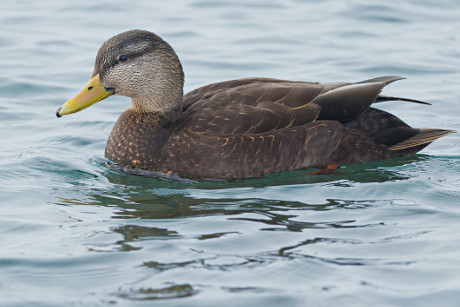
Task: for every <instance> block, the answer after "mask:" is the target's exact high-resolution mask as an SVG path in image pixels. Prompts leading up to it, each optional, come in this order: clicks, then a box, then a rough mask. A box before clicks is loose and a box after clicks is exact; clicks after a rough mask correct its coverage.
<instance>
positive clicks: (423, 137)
mask: <svg viewBox="0 0 460 307" xmlns="http://www.w3.org/2000/svg"><path fill="white" fill-rule="evenodd" d="M418 130H419V132H418V133H417V134H416V135H414V136H413V137H410V138H408V139H406V140H404V141H402V142H400V143H397V144H395V145H393V146H391V147H389V148H388V149H389V150H404V149H410V148H415V147H420V146H423V147H425V146H427V145H428V144H430V143H431V142H433V141H435V140H437V139H439V138H440V137H443V136H445V135H448V134H450V133H455V131H453V130H444V129H430V128H424V129H418Z"/></svg>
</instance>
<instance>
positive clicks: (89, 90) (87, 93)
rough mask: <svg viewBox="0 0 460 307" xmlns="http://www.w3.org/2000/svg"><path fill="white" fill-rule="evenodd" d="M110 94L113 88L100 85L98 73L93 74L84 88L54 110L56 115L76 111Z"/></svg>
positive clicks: (59, 115)
mask: <svg viewBox="0 0 460 307" xmlns="http://www.w3.org/2000/svg"><path fill="white" fill-rule="evenodd" d="M112 94H113V89H106V88H105V87H104V86H103V85H102V83H101V80H100V79H99V75H95V76H94V77H92V78H91V80H89V82H88V84H86V86H85V88H84V89H83V90H82V91H81V92H80V93H78V94H77V95H76V96H75V97H74V98H72V99H70V100H68V101H67V102H66V103H64V104H63V105H62V106H61V107H60V108H59V109H58V110H57V111H56V116H57V117H61V116H63V115H67V114H72V113H76V112H78V111H81V110H83V109H86V108H87V107H89V106H91V105H93V104H95V103H96V102H98V101H101V100H102V99H105V98H107V97H109V96H110V95H112Z"/></svg>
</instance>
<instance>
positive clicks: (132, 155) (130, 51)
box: [94, 30, 451, 179]
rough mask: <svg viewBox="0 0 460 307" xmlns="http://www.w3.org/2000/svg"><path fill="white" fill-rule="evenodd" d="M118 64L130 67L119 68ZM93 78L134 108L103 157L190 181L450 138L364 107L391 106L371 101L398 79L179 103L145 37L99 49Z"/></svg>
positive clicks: (167, 65)
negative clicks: (442, 137)
mask: <svg viewBox="0 0 460 307" xmlns="http://www.w3.org/2000/svg"><path fill="white" fill-rule="evenodd" d="M121 54H126V55H127V59H128V60H125V61H123V63H120V62H119V61H118V60H117V59H119V57H120V55H121ZM94 73H95V74H100V79H101V82H102V83H103V86H105V87H111V88H113V89H114V91H115V93H117V94H120V95H125V96H129V97H131V98H132V102H133V104H132V106H131V108H129V109H128V110H127V111H125V112H124V113H123V114H122V115H121V116H120V118H119V119H118V121H117V123H116V124H115V127H114V128H113V130H112V132H111V134H110V137H109V140H108V142H107V147H106V156H107V157H108V158H109V159H112V160H114V161H116V162H118V163H121V164H123V165H126V166H128V167H130V168H138V169H147V170H152V171H156V172H163V173H170V172H172V173H175V174H177V175H179V176H182V177H188V178H223V179H238V178H252V177H260V176H266V175H268V174H271V173H276V172H282V171H287V170H295V169H304V168H309V167H313V166H317V167H321V166H326V165H328V164H349V163H360V162H364V161H376V160H382V159H387V158H391V157H396V156H401V155H409V154H413V153H415V152H417V151H418V150H421V149H422V148H423V147H425V146H426V145H428V144H429V143H430V142H432V141H434V140H435V139H437V138H439V137H441V136H443V135H446V134H448V133H450V132H451V131H448V130H442V129H415V128H411V127H409V126H408V125H407V124H405V123H404V122H403V121H401V120H400V119H399V118H397V117H396V116H394V115H392V114H389V113H387V112H384V111H380V110H377V109H374V108H371V107H370V106H371V105H372V104H373V103H374V102H376V101H382V100H395V98H394V97H387V96H379V95H380V92H381V91H382V89H383V88H384V87H385V86H386V85H387V84H389V83H391V82H394V81H396V80H399V79H402V78H401V77H398V76H388V77H378V78H374V79H371V80H366V81H362V82H358V83H348V82H331V83H317V82H294V81H288V80H279V79H271V78H245V79H238V80H230V81H225V82H219V83H214V84H210V85H206V86H203V87H201V88H198V89H196V90H194V91H192V92H190V93H188V94H187V95H185V96H184V97H182V95H183V94H182V88H183V82H184V80H183V71H182V66H181V64H180V61H179V59H178V57H177V55H176V54H175V53H174V50H173V49H172V48H171V47H170V46H169V45H168V44H167V43H166V42H164V41H163V40H162V39H161V38H159V37H158V36H156V35H155V34H153V33H150V32H147V31H139V30H133V31H128V32H125V33H122V34H119V35H117V36H115V37H113V38H111V39H109V40H108V41H107V42H105V43H104V44H103V46H102V47H101V49H100V51H99V53H98V57H97V59H96V67H95V72H94ZM379 97H380V98H379ZM406 100H409V101H411V100H410V99H406ZM414 102H417V101H414Z"/></svg>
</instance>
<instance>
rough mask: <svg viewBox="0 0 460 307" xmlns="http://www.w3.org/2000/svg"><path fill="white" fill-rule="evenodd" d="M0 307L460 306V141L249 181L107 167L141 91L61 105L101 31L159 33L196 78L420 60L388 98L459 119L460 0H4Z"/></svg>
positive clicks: (317, 71)
mask: <svg viewBox="0 0 460 307" xmlns="http://www.w3.org/2000/svg"><path fill="white" fill-rule="evenodd" d="M0 25H1V29H2V31H0V50H1V51H2V53H1V56H0V68H1V69H0V140H1V141H0V183H1V185H0V196H1V205H0V234H1V235H0V238H1V239H0V240H1V241H0V242H1V249H0V272H1V274H0V305H2V306H25V305H32V304H33V305H34V306H71V305H76V306H94V305H108V304H115V305H120V306H137V305H151V304H152V300H155V304H156V305H171V306H190V305H197V306H198V305H199V306H216V305H221V306H257V305H260V306H262V305H263V306H332V305H338V304H342V305H345V306H369V305H370V304H377V305H379V306H382V305H387V306H395V305H399V306H422V305H427V306H428V305H429V306H433V305H435V304H438V305H440V306H455V305H457V304H458V302H459V301H460V291H459V289H460V240H459V233H460V226H459V225H460V223H459V222H458V221H459V218H460V177H459V171H460V163H459V161H460V153H459V149H460V138H459V135H458V134H453V135H449V136H448V137H445V138H443V139H441V140H439V141H437V142H435V143H434V144H432V145H431V146H429V147H428V148H427V149H425V150H424V151H422V152H421V153H420V154H419V155H416V156H411V157H407V158H400V159H394V160H389V161H384V162H380V163H367V164H361V165H352V166H346V167H342V168H341V169H340V170H338V171H335V172H333V173H332V174H329V175H309V174H307V172H306V171H296V172H288V173H283V174H276V175H273V176H270V177H268V178H263V179H257V180H246V181H240V182H230V183H229V182H195V183H185V182H169V181H165V180H159V179H155V178H148V177H141V176H134V175H130V174H126V173H123V172H121V171H119V170H117V169H113V168H110V167H108V166H107V165H106V162H107V161H106V159H105V158H104V147H105V142H106V139H107V137H108V134H109V132H110V130H111V128H112V126H113V124H114V122H115V120H116V118H117V117H118V115H119V114H120V113H121V112H122V111H123V110H124V109H125V108H127V107H128V105H129V100H128V99H126V98H123V97H111V98H110V99H109V100H106V101H104V102H101V103H99V104H97V105H95V106H93V107H91V108H90V109H88V110H85V111H83V112H80V113H78V114H75V115H72V116H69V117H65V118H62V119H57V118H56V117H55V115H54V112H55V110H56V108H57V107H58V106H60V105H61V104H62V103H63V102H64V101H65V100H67V99H68V98H70V97H71V96H73V95H74V94H75V93H76V92H77V91H79V90H80V88H81V87H82V86H83V85H84V84H85V83H86V81H87V80H88V79H89V77H90V75H91V73H92V70H93V63H94V57H95V54H96V52H97V50H98V48H99V46H100V44H101V43H102V42H103V41H104V40H106V39H107V38H108V37H110V36H112V35H114V34H117V33H119V32H122V31H125V30H128V29H133V28H142V29H148V30H151V31H154V32H156V33H157V34H159V35H161V36H162V37H163V38H164V39H165V40H167V41H168V42H169V43H171V45H173V46H174V48H175V49H176V51H177V53H178V54H179V56H180V58H181V60H182V63H183V66H184V69H185V73H186V91H189V90H191V89H193V88H195V87H197V86H200V85H204V84H207V83H210V82H215V81H220V80H226V79H232V78H240V77H247V76H266V77H279V78H288V79H296V80H308V81H358V80H363V79H368V78H371V77H375V76H380V75H403V76H406V77H408V80H405V81H400V82H397V83H395V84H392V85H391V86H390V87H389V88H388V89H386V92H385V93H386V94H389V95H402V96H408V97H412V98H418V99H424V100H427V101H430V102H432V103H433V106H420V105H414V104H410V103H402V102H390V103H386V104H382V105H381V107H382V108H383V109H385V110H388V111H391V112H392V113H395V114H396V115H398V116H400V117H402V118H403V119H404V120H406V121H407V122H408V123H409V124H411V125H413V126H416V127H438V128H447V129H454V130H457V131H459V130H460V124H459V121H458V118H459V115H460V111H459V100H460V86H459V85H460V84H459V80H460V69H459V67H460V44H459V38H460V7H459V6H458V3H457V2H456V1H455V0H450V1H443V2H438V1H428V0H417V1H416V0H412V1H399V2H397V1H372V2H370V1H364V0H363V1H358V0H350V1H339V0H329V1H316V2H313V1H294V0H290V1H271V0H265V1H259V2H248V1H210V0H209V1H208V0H193V1H185V0H183V1H147V0H145V1H141V0H139V1H135V2H129V1H128V2H127V1H97V2H94V1H89V0H79V1H57V0H56V1H52V0H44V1H9V0H6V1H3V2H2V11H1V13H0Z"/></svg>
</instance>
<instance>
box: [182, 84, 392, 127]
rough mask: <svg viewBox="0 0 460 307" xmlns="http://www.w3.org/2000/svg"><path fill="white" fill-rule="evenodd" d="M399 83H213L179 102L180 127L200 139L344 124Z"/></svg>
mask: <svg viewBox="0 0 460 307" xmlns="http://www.w3.org/2000/svg"><path fill="white" fill-rule="evenodd" d="M399 79H401V77H395V76H392V77H380V78H375V79H370V80H367V81H363V82H359V83H353V84H351V83H346V82H331V83H312V82H295V81H286V80H278V79H268V78H247V79H239V80H232V81H226V82H221V83H214V84H211V85H208V86H205V87H202V88H199V89H197V90H194V91H192V92H190V93H189V94H187V95H186V96H185V97H184V100H183V105H184V115H185V116H184V119H183V125H182V128H185V127H186V129H187V130H189V131H193V132H197V133H204V134H257V133H265V132H272V131H277V130H282V129H286V128H292V127H298V126H302V125H305V124H308V123H312V122H314V121H316V120H334V121H339V122H346V121H350V120H353V119H355V118H357V117H359V116H360V115H361V114H362V113H364V112H365V111H366V110H367V109H368V108H369V106H370V105H371V104H372V103H374V102H376V100H377V98H378V97H379V94H380V92H381V90H382V89H383V87H385V85H387V84H388V83H390V82H393V81H395V80H399Z"/></svg>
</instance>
